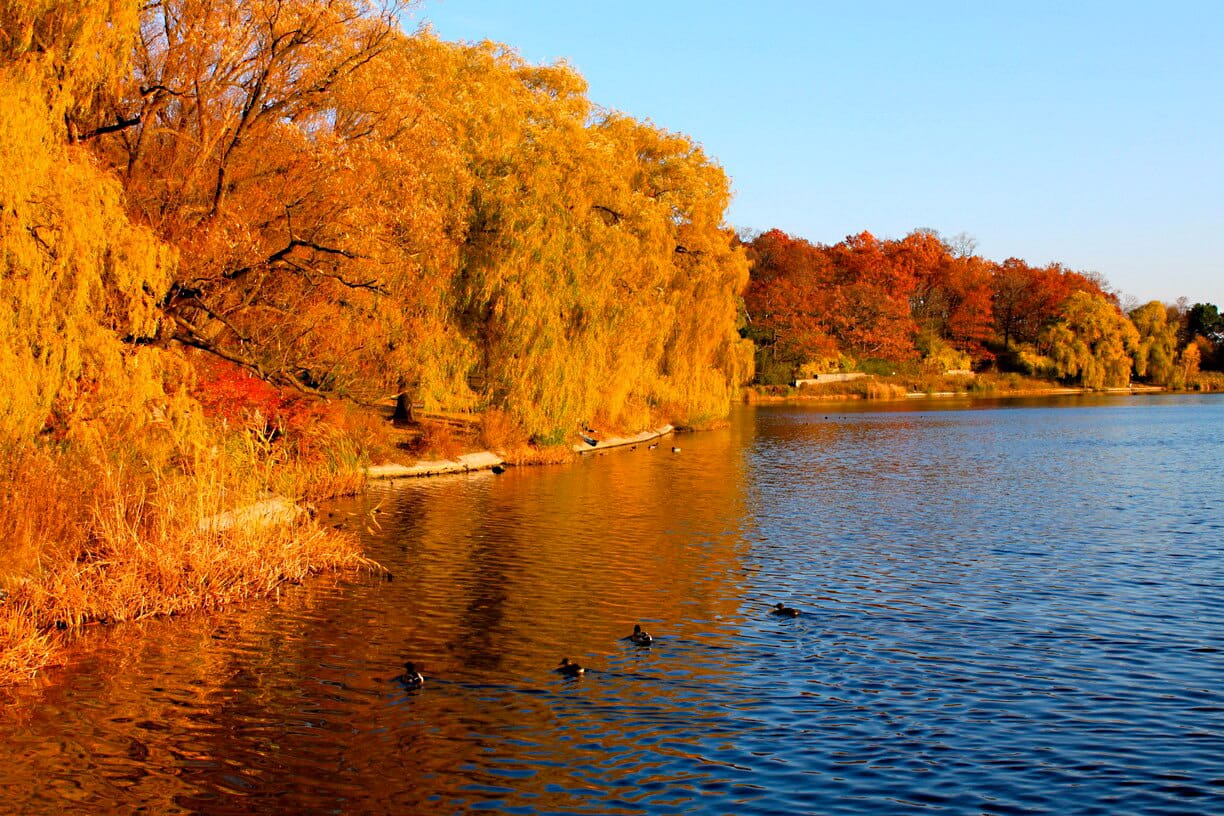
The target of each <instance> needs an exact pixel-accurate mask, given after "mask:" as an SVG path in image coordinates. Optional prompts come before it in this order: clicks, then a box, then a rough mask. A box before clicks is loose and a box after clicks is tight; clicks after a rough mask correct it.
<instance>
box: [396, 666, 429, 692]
mask: <svg viewBox="0 0 1224 816" xmlns="http://www.w3.org/2000/svg"><path fill="white" fill-rule="evenodd" d="M395 679H396V680H398V681H400V682H401V683H403V684H404V685H405V686H407V687H408V688H410V689H411V688H420V687H421V686H423V685H425V675H423V674H421V673H420V672H419V671H417V667H416V664H415V663H413V662H412V661H411V660H409V661H408V662H407V663H405V664H404V673H403V674H401V675H400V676H399V677H397V678H395Z"/></svg>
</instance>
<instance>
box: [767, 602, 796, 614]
mask: <svg viewBox="0 0 1224 816" xmlns="http://www.w3.org/2000/svg"><path fill="white" fill-rule="evenodd" d="M773 613H774V614H775V615H779V616H781V617H783V618H797V617H799V610H798V609H795V608H794V607H793V606H786V605H785V604H783V603H781V602H779V603H777V604H775V605H774V608H773Z"/></svg>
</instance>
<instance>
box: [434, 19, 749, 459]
mask: <svg viewBox="0 0 1224 816" xmlns="http://www.w3.org/2000/svg"><path fill="white" fill-rule="evenodd" d="M415 40H416V42H417V44H418V45H420V46H421V47H430V38H429V37H428V36H427V35H424V36H419V37H417V38H415ZM433 47H436V44H434V46H433ZM447 51H448V52H449V58H450V60H451V67H450V70H449V73H448V74H447V78H445V79H442V80H440V83H439V84H440V87H438V89H437V90H438V93H439V95H440V96H444V97H447V98H453V99H455V100H456V102H455V108H454V110H453V114H454V115H456V116H457V119H456V131H457V133H458V134H459V136H460V139H461V144H462V149H463V151H464V152H465V154H466V155H467V156H468V159H469V162H470V167H471V171H472V175H473V177H474V186H473V189H472V197H471V202H470V216H469V217H470V223H469V228H468V232H467V235H466V238H465V240H464V242H463V245H462V248H461V261H460V269H459V274H458V276H457V279H456V286H455V293H456V306H457V312H456V316H457V324H458V326H459V327H460V329H461V330H462V331H463V332H464V334H465V336H467V337H468V338H470V340H471V341H472V343H473V345H474V346H475V348H476V349H477V350H478V353H479V355H480V363H479V367H478V373H479V375H480V376H479V378H478V381H480V382H482V383H483V384H484V391H485V396H486V398H487V399H488V400H490V403H491V404H492V405H494V406H498V407H504V408H506V409H507V410H508V411H509V412H510V413H511V414H512V415H514V416H515V417H516V418H518V419H519V421H520V422H521V424H522V425H523V426H524V428H525V429H526V430H528V431H529V432H531V433H533V434H534V435H536V436H537V437H538V438H542V439H545V440H549V441H560V440H561V439H562V438H564V435H565V433H566V432H567V431H569V430H572V429H573V427H574V425H575V424H576V423H579V422H605V421H606V422H611V423H613V424H619V425H635V424H636V425H639V426H640V424H641V423H644V422H646V421H648V420H649V419H650V418H651V416H652V414H659V413H663V414H666V415H667V416H669V417H670V418H673V419H676V420H679V421H700V420H702V419H705V418H709V417H712V416H714V415H721V414H723V413H725V412H726V410H727V408H728V406H729V397H730V395H731V393H732V392H733V391H734V389H735V388H737V387H738V386H739V385H740V384H741V383H742V382H743V381H744V380H745V379H746V378H747V377H749V376H750V375H751V349H750V347H749V346H748V344H746V343H744V342H742V341H741V340H740V339H739V337H738V335H737V334H736V332H735V319H736V314H735V298H736V296H737V294H738V292H739V291H740V290H741V289H742V288H743V286H744V285H745V283H746V281H747V262H746V260H745V257H744V255H743V253H742V252H741V251H740V250H739V249H737V248H735V247H734V246H733V243H732V236H731V233H730V232H729V230H727V229H726V228H725V227H724V225H723V223H722V218H723V212H724V210H725V208H726V205H727V200H728V183H727V179H726V176H725V174H724V173H723V172H722V170H721V169H720V168H718V167H717V166H716V165H714V164H712V163H711V162H710V161H709V160H708V159H706V158H705V156H704V154H703V153H702V152H701V150H700V149H699V148H698V147H696V146H695V145H694V144H693V143H692V142H691V141H689V140H688V139H687V138H685V137H682V136H678V135H675V134H670V133H666V132H663V131H661V130H659V129H657V128H654V127H651V126H649V125H646V124H643V123H639V122H634V121H632V120H629V119H627V118H625V117H622V116H618V115H612V114H607V113H604V112H602V111H599V110H598V109H596V108H595V107H594V106H593V105H592V103H591V102H590V101H589V100H588V99H587V98H586V96H585V91H586V83H585V82H584V81H583V80H582V78H581V77H580V76H578V75H577V74H576V73H575V72H573V71H572V70H571V69H569V68H568V67H567V66H565V65H563V64H562V65H556V66H547V67H538V66H531V65H527V64H525V63H523V62H522V61H521V60H520V59H519V58H518V57H517V56H516V55H514V54H513V53H511V52H508V51H506V50H505V49H504V48H503V47H501V46H497V45H494V44H489V43H486V44H484V45H481V46H475V47H454V46H451V47H448V49H447Z"/></svg>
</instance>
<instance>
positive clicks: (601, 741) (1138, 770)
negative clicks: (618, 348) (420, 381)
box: [0, 395, 1224, 814]
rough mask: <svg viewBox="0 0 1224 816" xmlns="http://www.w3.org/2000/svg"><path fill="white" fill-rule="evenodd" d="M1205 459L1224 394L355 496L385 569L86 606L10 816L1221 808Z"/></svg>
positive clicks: (25, 704) (1100, 401) (350, 520)
mask: <svg viewBox="0 0 1224 816" xmlns="http://www.w3.org/2000/svg"><path fill="white" fill-rule="evenodd" d="M673 444H674V445H677V446H679V447H680V448H682V450H681V451H680V452H678V453H672V452H671V451H670V448H671V446H672V445H673ZM1222 485H1224V398H1221V397H1219V396H1212V395H1204V396H1198V395H1159V396H1147V395H1145V396H1141V397H1127V396H1118V397H1112V396H1111V397H1065V398H1047V399H1032V400H1008V401H989V400H974V401H961V400H913V401H910V402H906V403H873V402H864V403H855V404H848V405H847V404H838V405H834V404H809V405H806V406H793V405H767V406H757V407H746V408H742V409H739V410H737V412H736V413H735V414H734V415H733V417H732V421H731V423H730V425H729V427H727V428H726V429H723V430H718V431H711V432H705V433H700V434H685V435H680V436H676V437H674V438H673V439H671V440H665V441H664V442H663V444H662V445H660V446H659V447H658V448H657V449H655V450H648V449H647V448H646V447H645V446H639V447H638V448H637V449H636V450H632V451H631V450H627V449H626V450H620V451H613V452H609V453H607V454H606V455H590V456H587V457H585V458H583V459H581V460H580V461H578V462H576V463H574V464H572V465H565V466H555V467H540V468H520V469H511V470H509V471H508V472H507V473H505V474H504V475H501V476H496V475H493V474H491V473H487V472H486V473H479V474H471V475H466V476H456V477H442V478H435V479H430V480H420V481H404V482H398V483H394V484H390V485H383V486H378V487H376V488H374V489H372V490H371V491H370V492H369V493H368V494H367V495H365V496H363V497H360V498H357V499H353V500H349V501H346V502H342V503H337V504H336V505H334V506H333V507H332V508H331V512H332V513H334V514H335V515H334V518H335V519H338V520H340V523H343V524H346V525H349V526H350V527H352V528H353V529H355V530H358V531H359V532H360V534H361V536H362V538H363V540H364V542H365V544H366V546H367V549H368V552H369V554H370V555H371V556H372V557H373V558H375V559H377V560H378V561H379V562H381V563H382V564H384V565H385V566H386V567H387V568H388V569H390V570H391V572H392V574H393V576H394V580H391V581H385V580H379V579H376V578H373V577H368V576H359V577H357V578H355V579H354V578H352V577H351V576H349V577H335V576H331V577H328V576H325V577H322V578H320V579H318V580H314V581H311V582H308V583H307V584H305V585H302V586H297V587H290V588H287V589H286V590H285V591H284V592H283V593H282V594H281V596H280V597H279V598H278V599H273V600H269V601H267V602H260V603H256V604H250V605H248V606H245V607H243V608H241V609H234V610H227V611H224V612H222V613H218V614H212V615H196V616H188V617H186V618H178V619H172V620H158V621H149V622H144V623H139V624H131V625H124V626H116V627H106V628H102V627H95V628H93V629H92V631H91V632H90V633H89V634H88V635H87V636H85V637H84V638H82V641H81V643H80V644H79V647H78V648H76V650H75V652H74V655H75V657H74V663H73V665H72V666H71V667H70V668H69V669H68V670H57V671H56V672H54V673H53V675H52V678H51V679H53V680H54V682H52V683H50V684H49V685H47V686H46V687H45V688H44V689H42V690H41V691H39V692H38V693H37V694H35V693H34V692H30V693H29V695H28V699H24V700H19V701H18V703H17V704H16V705H14V706H11V707H10V708H8V709H6V710H3V711H0V733H3V735H4V739H3V740H0V783H2V784H3V787H2V788H0V812H5V813H10V812H11V813H38V812H43V813H45V812H60V811H68V812H94V813H96V812H113V811H120V812H132V811H136V810H140V809H144V810H147V811H149V812H156V813H234V814H248V813H283V812H318V813H358V812H362V813H366V812H368V813H411V814H417V813H469V812H477V811H489V812H496V813H513V814H543V813H590V814H638V813H649V814H668V813H712V814H714V813H716V814H723V813H727V814H778V813H817V814H838V813H865V812H884V813H923V814H980V813H989V814H1023V813H1050V814H1122V813H1143V814H1157V813H1170V814H1171V813H1201V814H1210V813H1224V701H1222V699H1221V688H1222V685H1224V501H1222V500H1221V496H1222V492H1221V486H1222ZM778 602H784V603H786V604H788V605H791V606H794V607H797V608H799V609H800V610H801V614H800V615H799V617H797V618H782V617H778V616H775V615H772V614H770V613H771V609H772V607H773V605H774V604H775V603H778ZM635 623H641V624H642V625H643V626H644V627H645V628H646V629H647V630H649V631H650V632H652V633H653V634H654V635H655V638H656V639H655V641H654V643H653V644H652V645H651V646H649V647H639V646H635V645H633V644H632V643H629V642H627V641H625V640H623V639H622V638H624V637H625V636H626V635H627V634H629V632H630V631H631V630H632V628H633V625H634V624H635ZM563 657H568V658H570V659H572V660H575V661H577V662H579V663H581V664H582V665H584V666H587V667H589V669H590V671H589V672H588V673H587V674H586V675H585V676H583V677H580V678H576V679H571V678H566V677H563V676H561V675H560V674H558V673H556V672H555V671H554V668H555V667H556V665H557V664H558V662H559V661H560V660H561V659H562V658H563ZM405 660H412V661H415V662H416V663H417V664H418V666H419V667H420V668H421V670H422V671H423V672H424V674H425V675H426V678H427V679H426V682H425V684H424V686H423V687H422V688H419V689H410V688H407V687H405V686H403V685H401V684H400V683H398V682H397V681H396V680H395V679H394V678H395V677H396V675H397V674H399V673H400V671H401V670H402V664H403V663H404V661H405Z"/></svg>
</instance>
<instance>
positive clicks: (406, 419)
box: [391, 391, 416, 425]
mask: <svg viewBox="0 0 1224 816" xmlns="http://www.w3.org/2000/svg"><path fill="white" fill-rule="evenodd" d="M391 421H392V422H394V423H395V424H396V425H415V424H416V417H415V416H413V414H412V399H411V397H409V395H408V392H407V391H401V392H400V393H399V394H398V395H396V397H395V413H393V414H392V415H391Z"/></svg>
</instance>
